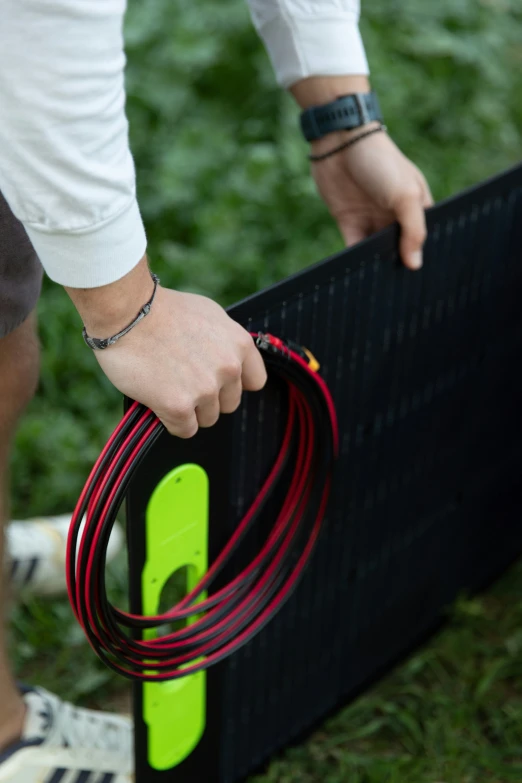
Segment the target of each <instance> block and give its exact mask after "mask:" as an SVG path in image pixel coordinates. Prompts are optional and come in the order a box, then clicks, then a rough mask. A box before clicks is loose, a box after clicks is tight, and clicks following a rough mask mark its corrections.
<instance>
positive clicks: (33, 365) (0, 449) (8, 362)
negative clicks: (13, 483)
mask: <svg viewBox="0 0 522 783" xmlns="http://www.w3.org/2000/svg"><path fill="white" fill-rule="evenodd" d="M35 324H36V319H35V318H34V316H31V317H30V318H28V319H27V320H26V321H25V322H24V323H23V324H22V325H21V326H19V327H18V328H17V329H16V330H15V331H14V332H12V333H11V334H9V335H8V336H7V337H4V338H3V339H0V525H2V527H3V524H4V523H5V520H6V519H7V514H8V478H7V468H8V463H9V450H10V447H11V442H12V439H13V435H14V433H15V430H16V425H17V423H18V420H19V418H20V416H21V414H22V413H23V411H24V409H25V407H26V405H27V403H28V402H29V400H30V399H31V397H32V396H33V394H34V391H35V389H36V384H37V382H38V369H39V359H38V340H37V337H36V328H35ZM3 557H4V552H3V535H2V534H1V531H0V572H1V573H0V612H1V614H2V618H3V617H4V616H5V607H4V574H3V563H4V559H3ZM24 712H25V710H24V703H23V701H22V699H21V697H20V694H19V692H18V689H17V688H16V685H15V683H14V680H13V675H12V673H11V669H10V666H9V662H8V660H7V653H6V633H5V629H4V625H3V622H1V621H0V750H1V749H2V748H5V747H6V746H7V745H9V744H11V743H12V742H14V741H15V740H17V739H18V738H19V736H20V733H21V730H22V725H23V720H24Z"/></svg>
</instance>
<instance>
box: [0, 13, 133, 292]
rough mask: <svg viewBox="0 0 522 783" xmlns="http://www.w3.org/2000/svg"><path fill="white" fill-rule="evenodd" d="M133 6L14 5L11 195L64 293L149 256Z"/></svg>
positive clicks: (5, 130)
mask: <svg viewBox="0 0 522 783" xmlns="http://www.w3.org/2000/svg"><path fill="white" fill-rule="evenodd" d="M124 11H125V3H124V0H103V2H98V3H92V2H90V0H54V1H53V2H52V3H51V2H38V1H37V0H4V2H3V4H2V22H1V25H0V105H1V106H2V122H1V123H0V189H1V190H2V191H3V193H4V195H5V197H6V199H7V201H8V202H9V205H10V206H11V208H12V210H13V212H14V213H15V215H16V216H17V217H18V218H19V219H20V220H21V221H22V222H23V223H24V225H25V228H26V230H27V232H28V234H29V237H30V239H31V241H32V242H33V245H34V246H35V249H36V251H37V252H38V254H39V255H40V258H41V260H42V263H43V265H44V267H45V268H46V271H47V273H48V274H49V276H50V277H52V278H53V279H54V280H56V281H57V282H60V283H62V284H64V285H75V286H78V287H90V286H100V285H104V284H107V283H109V282H112V281H114V280H116V279H118V278H119V277H122V276H123V275H125V274H126V273H127V272H128V271H129V270H130V269H132V267H133V266H134V265H135V264H136V263H137V262H138V261H139V259H140V258H141V257H142V256H143V254H144V252H145V245H146V241H145V233H144V230H143V225H142V222H141V218H140V214H139V210H138V206H137V203H136V197H135V174H134V165H133V161H132V157H131V154H130V151H129V146H128V132H127V121H126V117H125V109H124V103H125V92H124V83H123V71H124V64H125V58H124V53H123V37H122V20H123V14H124Z"/></svg>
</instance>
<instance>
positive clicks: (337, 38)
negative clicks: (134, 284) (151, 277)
mask: <svg viewBox="0 0 522 783" xmlns="http://www.w3.org/2000/svg"><path fill="white" fill-rule="evenodd" d="M247 1H248V3H249V6H250V10H251V13H252V18H253V20H254V24H255V26H256V28H257V30H258V32H259V34H260V35H261V37H262V38H263V40H264V42H265V45H266V47H267V50H268V53H269V55H270V58H271V60H272V63H273V66H274V69H275V72H276V76H277V79H278V81H279V83H280V84H281V85H283V86H284V87H288V86H291V85H292V84H293V83H295V82H296V81H298V80H299V79H302V78H305V77H307V76H315V75H325V76H327V75H333V74H366V73H367V72H368V66H367V62H366V57H365V54H364V48H363V44H362V41H361V38H360V35H359V29H358V17H359V0H317V1H316V2H313V1H312V0H247ZM125 6H126V0H2V4H1V9H0V191H2V193H3V194H4V196H5V198H6V200H7V202H8V203H9V205H10V207H11V209H12V211H13V212H14V214H15V215H16V216H17V217H18V218H19V219H20V220H21V221H22V223H23V224H24V226H25V229H26V231H27V233H28V235H29V237H30V239H31V241H32V243H33V245H34V247H35V249H36V251H37V253H38V255H39V256H40V259H41V261H42V264H43V266H44V268H45V270H46V272H47V274H48V275H49V277H51V278H52V279H53V280H55V281H56V282H58V283H61V284H62V285H67V286H71V287H77V288H91V287H95V286H101V285H106V284H108V283H111V282H114V281H115V280H118V279H119V278H121V277H123V276H124V275H125V274H127V272H129V271H130V270H131V269H132V268H133V267H134V266H135V265H136V264H137V263H138V261H139V260H140V258H141V257H142V256H143V254H144V252H145V249H146V238H145V231H144V228H143V223H142V220H141V216H140V212H139V208H138V204H137V201H136V187H135V171H134V164H133V160H132V156H131V153H130V150H129V143H128V127H127V119H126V116H125V87H124V67H125V56H124V50H123V35H122V26H123V17H124V13H125Z"/></svg>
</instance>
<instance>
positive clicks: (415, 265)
mask: <svg viewBox="0 0 522 783" xmlns="http://www.w3.org/2000/svg"><path fill="white" fill-rule="evenodd" d="M410 262H411V268H412V269H420V268H421V267H422V253H421V251H420V250H415V252H414V253H412V254H411V256H410Z"/></svg>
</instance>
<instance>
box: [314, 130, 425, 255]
mask: <svg viewBox="0 0 522 783" xmlns="http://www.w3.org/2000/svg"><path fill="white" fill-rule="evenodd" d="M371 127H372V126H371V125H369V126H363V127H362V128H358V129H357V130H355V131H341V132H339V133H335V134H329V135H328V136H325V137H324V138H322V139H319V140H318V141H316V142H313V144H312V153H313V154H315V155H317V154H321V153H322V152H326V151H328V150H331V149H334V148H335V147H337V146H339V145H341V144H342V143H343V142H344V141H346V140H347V139H349V138H350V136H357V135H359V134H360V133H364V131H365V130H367V129H369V128H371ZM312 173H313V176H314V179H315V182H316V184H317V188H318V190H319V193H320V194H321V196H322V197H323V199H324V201H325V203H326V205H327V206H328V208H329V210H330V212H331V214H332V216H333V217H334V218H335V220H336V221H337V224H338V226H339V230H340V231H341V234H342V236H343V238H344V241H345V242H346V244H347V245H348V246H349V245H353V244H355V243H356V242H360V241H361V240H362V239H364V238H365V237H367V236H369V235H370V234H372V233H373V232H374V231H379V230H380V229H381V228H384V227H385V226H387V225H389V224H390V223H393V221H394V220H397V221H398V222H399V224H400V226H401V238H400V253H401V258H402V260H403V262H404V264H405V266H407V267H408V268H409V269H420V267H421V266H422V246H423V244H424V241H425V239H426V218H425V215H424V210H425V208H426V207H429V206H431V205H432V204H433V199H432V196H431V193H430V189H429V186H428V183H427V182H426V180H425V178H424V176H423V174H422V173H421V172H420V171H419V169H418V168H417V167H416V166H415V165H414V164H413V163H412V162H411V161H410V160H408V158H407V157H406V156H405V155H403V154H402V152H401V151H400V150H399V149H398V147H397V146H396V145H395V144H394V143H393V141H392V140H391V139H390V137H389V136H388V135H387V134H386V133H385V132H382V131H381V132H379V133H375V134H373V135H371V136H368V137H367V138H365V139H361V141H358V142H357V143H356V144H354V145H353V146H351V147H348V148H347V149H345V150H343V151H342V152H338V153H336V154H335V155H332V156H331V157H329V158H326V159H325V160H322V161H319V162H317V163H313V164H312Z"/></svg>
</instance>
